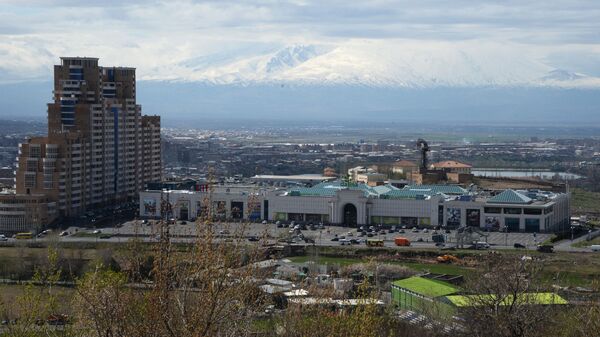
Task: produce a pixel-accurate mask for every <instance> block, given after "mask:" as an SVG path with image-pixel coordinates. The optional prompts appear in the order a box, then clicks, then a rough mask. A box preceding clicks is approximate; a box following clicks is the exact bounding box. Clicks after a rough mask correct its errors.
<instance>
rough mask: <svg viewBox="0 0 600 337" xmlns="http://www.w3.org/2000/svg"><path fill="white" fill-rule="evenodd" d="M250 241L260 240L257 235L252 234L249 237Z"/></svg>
mask: <svg viewBox="0 0 600 337" xmlns="http://www.w3.org/2000/svg"><path fill="white" fill-rule="evenodd" d="M248 241H250V242H256V241H258V238H257V237H256V236H250V237H248Z"/></svg>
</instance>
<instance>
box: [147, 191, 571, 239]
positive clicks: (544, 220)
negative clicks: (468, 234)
mask: <svg viewBox="0 0 600 337" xmlns="http://www.w3.org/2000/svg"><path fill="white" fill-rule="evenodd" d="M253 188H254V187H246V188H245V189H244V188H242V189H237V190H233V189H227V190H220V191H214V192H213V193H209V192H196V191H194V192H192V191H145V192H141V193H140V215H141V216H143V217H160V216H161V212H160V204H161V200H168V201H169V202H170V203H171V204H173V212H172V215H171V216H174V217H176V218H179V219H193V218H195V217H197V216H200V215H203V214H208V213H209V212H208V211H209V209H210V210H211V213H212V214H213V215H215V216H217V217H219V218H223V219H226V218H243V219H251V220H258V219H266V220H271V221H275V220H280V221H292V220H294V221H297V222H298V221H300V222H307V223H310V222H312V223H318V222H323V223H332V224H346V225H349V226H359V225H371V224H383V225H405V226H407V227H412V226H422V227H427V226H432V227H433V226H447V227H451V228H452V227H459V226H474V227H480V228H482V229H490V230H500V229H504V228H506V229H507V230H509V231H511V232H516V231H522V232H525V231H527V232H554V231H558V230H560V229H561V228H562V229H564V228H566V227H567V226H568V225H569V217H570V216H569V195H568V194H565V193H553V192H545V191H539V190H529V191H514V190H505V191H503V192H501V193H498V194H496V195H492V194H489V193H488V194H483V193H474V192H469V191H467V190H465V189H463V188H462V187H460V186H457V185H413V186H406V187H404V188H402V189H399V188H396V187H394V186H391V185H384V186H374V187H373V186H368V185H366V184H351V185H350V186H346V185H345V184H344V183H342V182H340V181H333V182H323V183H320V184H318V185H315V186H314V187H307V188H291V189H281V190H266V189H262V190H252V189H253Z"/></svg>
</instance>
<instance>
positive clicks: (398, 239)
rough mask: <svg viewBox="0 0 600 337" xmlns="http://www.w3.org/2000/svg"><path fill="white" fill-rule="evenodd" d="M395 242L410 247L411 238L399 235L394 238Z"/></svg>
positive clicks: (397, 244)
mask: <svg viewBox="0 0 600 337" xmlns="http://www.w3.org/2000/svg"><path fill="white" fill-rule="evenodd" d="M394 243H395V244H396V246H404V247H408V246H410V240H409V239H407V238H404V237H401V236H398V237H396V238H395V239H394Z"/></svg>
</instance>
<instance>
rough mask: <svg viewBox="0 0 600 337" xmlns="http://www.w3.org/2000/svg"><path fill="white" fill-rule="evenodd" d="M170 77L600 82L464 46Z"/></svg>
mask: <svg viewBox="0 0 600 337" xmlns="http://www.w3.org/2000/svg"><path fill="white" fill-rule="evenodd" d="M172 74H174V75H173V76H174V77H179V79H182V80H186V81H202V82H210V83H215V84H252V83H292V84H319V85H369V86H384V87H408V88H430V87H487V86H502V87H506V86H509V87H518V86H544V87H545V86H558V87H600V79H599V78H595V77H589V76H585V75H583V74H578V73H573V72H569V71H567V70H562V69H556V68H555V67H553V66H551V65H549V64H546V63H544V62H542V61H540V60H539V59H538V58H537V57H536V55H529V54H528V53H527V52H526V51H523V50H521V49H519V48H518V47H514V46H510V45H500V44H487V43H480V44H477V45H474V44H472V43H470V44H461V43H459V42H456V43H448V42H432V43H429V44H422V43H419V44H414V43H410V42H400V43H390V42H389V41H373V40H368V41H362V40H360V41H350V42H346V43H342V44H338V45H329V46H325V45H291V46H286V47H283V48H280V49H277V50H265V49H262V50H256V51H254V52H253V51H250V52H247V53H245V54H243V55H241V56H240V54H239V53H238V54H235V56H233V54H230V55H216V56H211V55H209V56H207V57H201V58H196V59H193V60H188V61H186V62H182V63H180V64H178V65H177V67H175V68H174V69H173V70H172Z"/></svg>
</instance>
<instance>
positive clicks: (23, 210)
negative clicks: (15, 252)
mask: <svg viewBox="0 0 600 337" xmlns="http://www.w3.org/2000/svg"><path fill="white" fill-rule="evenodd" d="M57 216H58V210H57V205H56V202H55V201H52V200H51V199H50V198H49V197H48V196H46V195H44V194H29V195H28V194H12V193H11V194H4V193H3V194H0V231H2V232H4V233H18V232H34V233H37V232H39V230H40V229H41V228H43V227H44V226H46V225H47V224H49V223H51V222H52V221H54V220H55V219H56V218H57Z"/></svg>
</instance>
